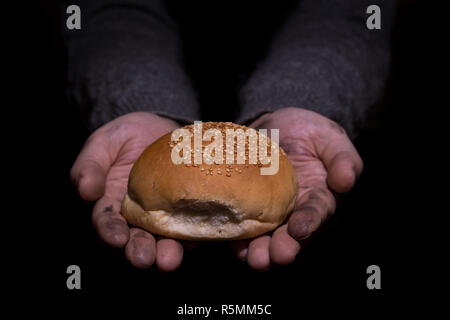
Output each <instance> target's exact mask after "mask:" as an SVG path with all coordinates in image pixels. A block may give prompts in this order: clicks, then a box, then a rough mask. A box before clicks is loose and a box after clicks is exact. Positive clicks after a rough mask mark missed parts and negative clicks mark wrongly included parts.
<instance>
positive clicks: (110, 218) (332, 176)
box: [70, 108, 363, 271]
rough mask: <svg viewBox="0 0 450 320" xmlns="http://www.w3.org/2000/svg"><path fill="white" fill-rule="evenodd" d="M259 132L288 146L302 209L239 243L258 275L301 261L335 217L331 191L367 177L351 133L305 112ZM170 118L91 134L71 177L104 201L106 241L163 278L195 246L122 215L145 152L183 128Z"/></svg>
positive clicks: (140, 116)
mask: <svg viewBox="0 0 450 320" xmlns="http://www.w3.org/2000/svg"><path fill="white" fill-rule="evenodd" d="M251 126H252V127H254V128H256V129H259V128H266V129H271V128H276V129H280V145H281V146H282V147H283V149H284V150H285V151H286V153H287V155H288V158H289V159H290V160H291V162H292V164H293V166H294V169H295V171H296V174H297V177H298V179H299V192H298V195H297V201H296V207H295V209H294V212H293V213H292V215H291V216H290V218H289V220H288V222H287V224H283V225H282V226H280V227H279V228H277V229H276V230H275V231H274V232H273V233H271V234H270V235H269V234H265V235H262V236H259V237H257V238H255V239H252V240H245V241H233V242H232V247H233V250H234V251H235V253H236V254H237V256H238V257H239V258H241V259H243V260H246V261H247V262H248V265H249V266H250V267H251V268H253V269H255V270H260V271H263V270H267V269H268V268H269V267H270V265H271V263H275V264H280V265H286V264H289V263H291V262H293V261H294V260H295V257H296V255H297V253H298V252H299V251H300V249H301V246H300V242H299V241H301V240H303V239H306V238H307V237H309V236H310V235H311V234H312V233H313V232H314V231H315V230H316V229H317V228H318V227H319V226H320V224H321V223H322V222H323V221H324V220H325V219H326V218H327V217H328V216H329V215H331V214H332V213H333V212H334V210H335V206H336V201H335V198H334V196H333V194H332V192H331V190H333V191H335V192H337V193H341V192H347V191H349V190H350V189H351V188H352V186H353V184H354V182H355V179H356V178H357V177H358V176H359V174H360V173H361V171H362V167H363V165H362V161H361V158H360V157H359V155H358V153H357V151H356V150H355V148H354V147H353V145H352V143H351V142H350V140H349V139H348V137H347V135H346V134H345V132H344V130H343V129H342V128H341V127H340V126H339V125H337V124H336V123H334V122H332V121H331V120H329V119H327V118H325V117H323V116H321V115H319V114H317V113H314V112H311V111H307V110H303V109H299V108H285V109H280V110H278V111H276V112H274V113H271V114H265V115H263V116H262V117H260V118H259V119H257V120H256V121H255V122H254V123H253V124H252V125H251ZM178 127H179V125H178V124H177V123H176V122H174V121H171V120H169V119H166V118H162V117H159V116H156V115H154V114H151V113H148V112H135V113H130V114H127V115H124V116H121V117H119V118H117V119H115V120H113V121H111V122H109V123H107V124H105V125H104V126H102V127H101V128H99V129H98V130H96V131H95V132H94V133H92V134H91V136H90V137H89V138H88V140H87V141H86V143H85V145H84V146H83V149H82V150H81V152H80V154H79V155H78V158H77V159H76V161H75V163H74V165H73V167H72V170H71V173H70V174H71V178H72V180H73V182H74V184H75V185H76V187H77V189H78V192H79V194H80V196H81V197H82V198H83V199H84V200H86V201H96V204H95V206H94V210H93V214H92V221H93V224H94V226H95V228H96V230H97V232H98V233H99V235H100V237H101V238H102V239H103V240H104V241H105V242H106V243H107V244H109V245H111V246H114V247H119V248H122V247H125V254H126V257H127V258H128V260H130V262H131V263H132V264H133V265H134V266H135V267H138V268H143V269H144V268H149V267H150V266H152V265H153V264H155V262H156V265H157V266H158V268H159V269H160V270H161V271H173V270H175V269H176V268H178V267H179V265H180V264H181V261H182V259H183V252H184V250H186V249H187V250H190V249H191V248H192V247H194V246H195V243H192V242H183V243H181V242H180V241H176V240H173V239H166V238H162V237H160V238H158V239H155V237H154V236H153V235H151V234H150V233H148V232H147V231H144V230H142V229H139V228H129V227H128V225H127V222H126V221H125V219H124V218H123V216H122V215H121V214H120V204H121V201H122V199H123V196H124V195H125V193H126V189H127V182H128V175H129V173H130V170H131V167H132V166H133V163H134V162H135V161H136V160H137V158H138V157H139V155H140V154H141V153H142V152H143V151H144V149H145V148H146V147H147V146H148V145H150V144H151V143H152V142H153V141H155V140H157V139H158V138H159V137H160V136H162V135H164V134H166V133H168V132H170V131H172V130H174V129H176V128H178Z"/></svg>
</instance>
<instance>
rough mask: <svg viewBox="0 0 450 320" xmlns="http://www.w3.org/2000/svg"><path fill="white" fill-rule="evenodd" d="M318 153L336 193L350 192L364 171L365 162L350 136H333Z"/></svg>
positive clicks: (328, 180)
mask: <svg viewBox="0 0 450 320" xmlns="http://www.w3.org/2000/svg"><path fill="white" fill-rule="evenodd" d="M318 152H319V157H320V159H321V160H322V161H323V162H324V164H325V166H326V168H327V171H328V175H327V183H328V185H329V186H330V187H331V188H332V189H333V190H334V191H336V192H339V193H344V192H348V191H349V190H350V189H351V188H352V187H353V185H354V183H355V180H356V178H357V177H359V175H360V174H361V172H362V170H363V161H362V159H361V157H360V156H359V154H358V152H357V151H356V149H355V147H354V146H353V144H352V142H351V141H350V139H349V138H348V136H347V135H345V134H340V135H338V136H336V135H334V136H332V138H331V141H330V142H329V143H327V145H326V147H324V148H322V149H321V148H320V147H319V148H318Z"/></svg>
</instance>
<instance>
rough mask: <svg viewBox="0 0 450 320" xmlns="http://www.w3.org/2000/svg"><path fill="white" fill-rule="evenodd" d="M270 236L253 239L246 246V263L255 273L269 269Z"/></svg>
mask: <svg viewBox="0 0 450 320" xmlns="http://www.w3.org/2000/svg"><path fill="white" fill-rule="evenodd" d="M269 245H270V236H267V235H265V236H260V237H258V238H256V239H253V240H252V241H251V242H250V244H249V246H248V255H247V263H248V265H249V266H250V267H251V268H252V269H255V270H257V271H266V270H268V269H269V267H270V255H269Z"/></svg>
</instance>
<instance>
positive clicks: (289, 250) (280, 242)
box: [269, 224, 300, 266]
mask: <svg viewBox="0 0 450 320" xmlns="http://www.w3.org/2000/svg"><path fill="white" fill-rule="evenodd" d="M299 251H300V244H299V243H298V241H296V240H295V239H294V238H292V237H291V236H290V235H289V234H288V231H287V224H285V225H282V226H281V227H279V228H278V229H277V230H275V232H274V233H273V234H272V239H271V240H270V246H269V254H270V260H271V261H273V262H274V263H276V264H279V265H283V266H284V265H288V264H291V263H292V262H294V260H295V257H296V256H297V254H298V253H299Z"/></svg>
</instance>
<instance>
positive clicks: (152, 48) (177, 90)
mask: <svg viewBox="0 0 450 320" xmlns="http://www.w3.org/2000/svg"><path fill="white" fill-rule="evenodd" d="M70 4H77V5H79V6H80V8H81V30H65V31H64V36H65V42H66V47H67V54H68V70H67V73H68V74H67V75H68V82H69V83H68V91H69V92H68V94H69V97H70V98H71V100H72V101H74V102H75V103H76V104H77V105H78V106H80V108H81V109H82V111H83V114H86V115H87V116H88V119H87V121H88V126H89V127H90V129H95V128H97V127H99V126H101V125H102V124H104V123H106V122H108V121H110V120H112V119H114V118H116V117H118V116H120V115H123V114H126V113H129V112H134V111H150V112H154V113H156V114H159V115H163V116H167V117H169V118H172V119H174V120H179V121H181V122H190V121H192V120H194V119H198V118H199V108H198V105H197V102H196V97H195V94H194V92H193V89H192V87H191V84H190V82H189V79H188V77H187V76H186V74H185V72H184V70H183V65H182V60H181V43H180V39H179V37H178V34H177V30H176V26H175V25H174V23H173V21H172V20H171V19H170V17H169V15H168V13H167V10H166V7H165V4H164V1H162V0H81V1H71V2H70ZM64 26H65V23H64ZM64 29H66V28H64Z"/></svg>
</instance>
